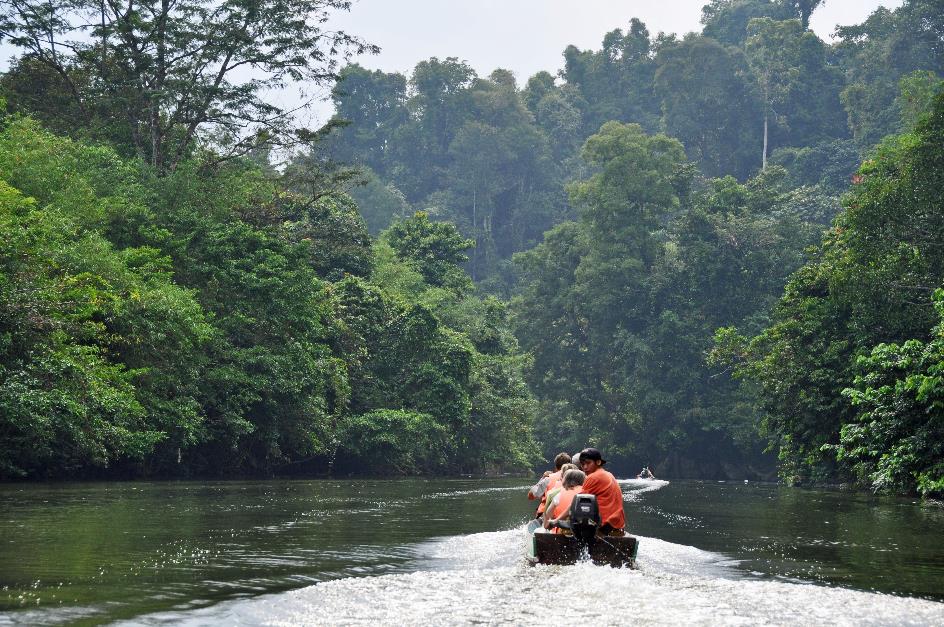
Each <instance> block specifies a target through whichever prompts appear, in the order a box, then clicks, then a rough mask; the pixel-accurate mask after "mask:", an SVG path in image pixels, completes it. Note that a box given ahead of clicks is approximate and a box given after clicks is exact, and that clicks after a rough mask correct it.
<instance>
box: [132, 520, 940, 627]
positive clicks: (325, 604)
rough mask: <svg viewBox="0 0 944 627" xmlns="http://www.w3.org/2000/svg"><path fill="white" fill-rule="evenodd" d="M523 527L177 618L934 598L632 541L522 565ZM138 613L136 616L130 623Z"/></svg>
mask: <svg viewBox="0 0 944 627" xmlns="http://www.w3.org/2000/svg"><path fill="white" fill-rule="evenodd" d="M526 540H527V532H526V531H525V527H524V526H521V527H516V528H514V529H509V530H505V531H498V532H490V533H476V534H470V535H466V536H456V537H448V538H441V539H438V540H433V541H429V542H426V543H423V544H421V545H419V546H418V547H417V557H416V560H415V563H414V564H412V567H413V568H415V570H413V571H412V572H406V573H400V574H388V575H380V576H373V577H359V578H347V579H338V580H334V581H328V582H325V583H320V584H317V585H314V586H310V587H307V588H302V589H299V590H294V591H291V592H287V593H281V594H274V595H267V596H262V597H257V598H255V599H245V600H234V601H229V602H226V603H222V604H220V605H217V606H213V607H210V608H205V609H203V610H196V611H190V612H187V613H185V614H177V615H163V616H152V617H151V620H149V619H148V617H144V618H145V620H144V622H145V623H151V624H157V623H164V622H173V623H175V624H184V625H204V624H208V623H209V624H219V623H225V624H235V625H273V626H282V625H286V626H287V625H322V624H324V623H325V622H327V620H328V619H329V617H330V622H331V623H333V624H342V625H377V624H381V625H402V624H411V623H417V622H435V623H446V624H480V623H486V624H496V623H498V624H504V623H512V624H524V623H533V622H538V621H540V620H542V616H541V613H542V612H543V608H546V607H547V605H546V602H547V599H548V595H549V594H552V593H553V591H562V590H569V591H572V592H576V593H577V598H579V603H580V608H581V610H580V611H581V622H589V623H600V624H608V625H609V624H620V623H626V622H634V623H642V624H648V625H676V624H680V623H681V624H695V625H718V624H724V625H785V624H786V625H800V624H810V623H814V624H827V623H828V624H835V625H878V624H910V625H940V624H942V622H944V604H941V603H936V602H933V601H928V600H924V599H915V598H904V597H894V596H889V595H883V594H875V593H870V592H863V591H857V590H850V589H845V588H831V587H826V586H821V585H813V584H809V583H802V582H791V581H779V580H771V579H765V580H761V579H752V578H750V576H749V575H748V574H746V573H744V572H743V571H741V570H738V569H736V568H735V566H736V563H735V562H732V561H731V560H729V559H727V558H725V557H724V556H722V555H719V554H715V553H711V552H707V551H702V550H700V549H696V548H694V547H690V546H685V545H680V544H674V543H671V542H664V541H661V540H658V539H655V538H641V543H640V549H639V562H638V563H639V568H638V569H635V570H628V569H615V568H610V567H607V566H594V565H593V564H591V563H580V564H577V565H575V566H534V567H531V566H527V565H526V564H525V559H524V555H525V546H526ZM141 622H142V621H141V617H139V618H138V619H136V623H141Z"/></svg>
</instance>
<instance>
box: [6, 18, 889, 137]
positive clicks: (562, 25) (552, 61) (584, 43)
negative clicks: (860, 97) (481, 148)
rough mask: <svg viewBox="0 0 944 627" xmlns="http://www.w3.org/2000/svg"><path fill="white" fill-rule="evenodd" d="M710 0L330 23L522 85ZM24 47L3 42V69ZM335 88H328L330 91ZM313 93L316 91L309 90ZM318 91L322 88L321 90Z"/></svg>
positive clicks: (293, 92)
mask: <svg viewBox="0 0 944 627" xmlns="http://www.w3.org/2000/svg"><path fill="white" fill-rule="evenodd" d="M706 2H707V0H655V1H653V0H354V3H353V6H352V7H351V11H350V12H340V13H337V14H336V15H335V16H334V17H333V18H332V19H331V20H330V21H329V22H328V23H327V25H326V27H327V28H330V29H340V30H344V31H347V32H349V33H351V34H354V35H358V36H360V37H362V38H363V39H365V40H367V41H369V42H371V43H374V44H377V45H379V46H380V47H381V48H382V51H381V53H380V54H379V55H376V56H363V57H360V58H357V59H355V61H357V62H358V63H360V64H361V65H363V66H365V67H368V68H370V69H381V70H384V71H386V72H401V73H404V74H409V72H410V71H411V70H412V69H413V67H414V66H415V65H416V64H417V63H418V62H419V61H422V60H424V59H428V58H430V57H434V56H435V57H439V58H441V59H443V58H446V57H458V58H459V59H460V60H462V61H465V62H467V63H468V64H469V65H471V66H472V67H473V68H474V69H475V71H476V72H477V73H478V74H479V76H488V74H490V73H491V71H492V70H494V69H495V68H498V67H501V68H505V69H509V70H511V71H513V72H514V73H515V76H516V77H517V79H518V84H519V85H524V83H525V82H526V81H527V79H528V78H529V77H530V76H532V75H533V74H535V73H536V72H539V71H541V70H547V71H549V72H551V73H552V74H556V73H557V70H559V69H560V68H561V66H562V64H563V51H564V48H566V47H567V46H568V45H570V44H574V45H575V46H577V47H578V48H581V49H588V48H589V49H599V48H600V44H601V42H602V41H603V35H604V34H606V33H607V32H609V31H611V30H613V29H614V28H622V29H624V30H625V28H626V27H627V26H628V24H629V21H630V19H631V18H633V17H638V18H639V19H641V20H642V21H643V22H645V24H646V26H647V27H648V28H649V31H650V32H651V33H652V34H653V35H655V34H656V33H658V32H660V31H663V32H666V33H678V34H679V35H682V34H684V33H687V32H689V31H698V30H701V24H700V23H699V19H700V18H701V7H702V6H703V5H704V4H706ZM902 2H903V0H825V3H824V4H823V5H822V6H820V8H819V9H817V11H816V12H815V13H814V14H813V17H812V19H811V21H810V26H811V28H812V29H813V30H814V31H815V32H816V33H817V34H818V35H819V36H820V37H822V38H824V39H826V41H829V40H830V35H831V34H832V32H833V30H834V29H835V27H836V25H837V24H844V25H846V24H857V23H860V22H862V21H863V20H864V19H865V18H866V17H868V15H869V14H870V13H871V12H872V11H874V10H875V9H876V8H877V7H879V6H885V7H888V8H890V9H891V8H896V7H899V6H901V4H902ZM14 54H16V50H15V49H13V48H12V47H10V46H9V45H8V44H6V43H3V44H0V71H2V70H4V69H6V65H7V63H6V61H7V60H8V59H9V58H10V57H11V56H13V55H14ZM328 91H329V90H321V92H322V93H321V96H322V97H326V96H327V93H328ZM309 95H313V94H309ZM314 95H317V94H314ZM271 99H272V100H273V101H275V102H276V103H277V104H281V105H283V106H286V107H288V108H294V107H295V106H297V105H298V104H299V103H300V102H301V100H300V97H299V93H298V89H286V90H284V91H282V92H281V93H274V94H271ZM330 115H331V106H330V104H329V103H328V102H320V103H316V104H315V106H314V107H313V109H312V110H311V111H310V114H309V115H305V114H302V115H300V116H299V117H300V118H302V120H301V121H303V122H304V123H306V124H307V125H309V126H317V125H318V123H319V122H324V121H326V120H327V119H328V118H329V117H330Z"/></svg>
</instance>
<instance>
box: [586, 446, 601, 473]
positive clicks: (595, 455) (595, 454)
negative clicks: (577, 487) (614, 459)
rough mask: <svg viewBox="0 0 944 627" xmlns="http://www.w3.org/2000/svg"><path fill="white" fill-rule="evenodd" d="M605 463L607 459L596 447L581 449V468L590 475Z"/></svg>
mask: <svg viewBox="0 0 944 627" xmlns="http://www.w3.org/2000/svg"><path fill="white" fill-rule="evenodd" d="M605 463H606V460H605V459H603V455H601V454H600V451H598V450H597V449H595V448H585V449H583V450H582V451H580V469H581V470H583V471H584V472H585V473H586V474H588V475H589V474H590V473H592V472H594V471H596V470H598V469H599V468H600V466H602V465H603V464H605Z"/></svg>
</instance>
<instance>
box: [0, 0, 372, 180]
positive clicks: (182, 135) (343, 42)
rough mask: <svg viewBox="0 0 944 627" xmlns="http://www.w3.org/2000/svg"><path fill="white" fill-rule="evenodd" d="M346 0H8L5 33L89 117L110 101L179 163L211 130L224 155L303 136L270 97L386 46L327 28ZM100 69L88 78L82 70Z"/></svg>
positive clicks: (168, 165) (150, 150) (320, 80)
mask: <svg viewBox="0 0 944 627" xmlns="http://www.w3.org/2000/svg"><path fill="white" fill-rule="evenodd" d="M349 7H350V2H349V1H346V0H223V1H221V2H217V1H213V0H176V1H172V0H128V1H127V2H125V1H121V0H75V1H74V2H61V3H53V2H47V1H45V0H2V1H0V38H3V39H6V40H7V41H9V42H10V43H12V44H13V45H15V46H17V47H19V48H21V49H22V50H23V51H24V54H25V55H26V56H27V57H28V58H30V59H32V60H34V61H36V62H38V63H39V64H41V65H43V66H45V67H48V68H49V69H51V70H52V71H53V72H55V73H56V74H57V75H59V76H60V77H61V79H62V81H63V83H64V84H65V86H66V87H67V89H68V90H69V93H70V95H71V97H72V99H73V100H74V101H75V102H76V103H77V106H78V107H79V109H80V110H81V111H82V114H83V116H85V117H86V118H89V117H90V112H91V110H92V109H93V108H96V107H100V106H102V104H103V103H104V106H105V108H106V109H108V110H109V111H110V112H111V113H112V115H113V116H114V118H115V119H116V120H120V123H121V124H122V125H125V126H126V127H127V129H128V134H129V136H130V138H131V142H132V145H133V147H134V150H135V151H136V152H137V154H138V156H140V157H141V158H144V159H147V160H148V161H149V162H150V163H151V164H152V165H153V166H155V167H156V168H158V169H159V170H161V171H167V170H173V169H174V168H175V167H176V166H177V164H179V163H180V162H181V160H182V159H184V158H185V157H186V156H188V154H189V153H190V152H191V151H192V150H193V148H194V144H195V141H196V140H197V138H198V137H200V136H201V134H202V135H203V136H204V137H205V138H209V137H210V135H211V134H212V136H213V137H214V138H215V139H216V140H217V141H216V142H215V143H217V144H219V148H221V149H222V150H223V154H224V155H237V154H245V153H247V152H249V151H251V150H253V149H255V148H257V147H259V146H262V145H271V144H273V143H285V142H291V141H294V140H297V139H298V138H297V136H296V135H295V134H294V133H293V131H294V130H295V129H294V128H293V126H294V122H293V118H292V113H293V111H292V110H290V109H289V108H287V107H284V106H280V105H277V104H273V103H272V102H269V101H267V100H266V99H265V98H264V95H265V93H266V92H267V91H270V90H273V89H279V88H282V87H284V86H286V85H287V84H288V83H289V82H290V81H296V82H297V81H307V82H309V83H312V84H315V85H322V84H325V83H327V82H329V81H333V80H334V79H335V78H336V74H335V68H336V64H337V61H338V56H340V55H341V54H346V53H350V52H352V51H353V52H357V53H363V52H368V51H370V52H376V51H378V48H376V47H375V46H371V45H369V44H367V43H365V42H363V41H362V40H360V39H358V38H356V37H353V36H351V35H348V34H346V33H344V32H343V31H333V30H327V29H325V27H324V24H325V22H326V21H327V20H328V17H329V14H330V12H331V11H332V10H346V9H348V8H349ZM77 71H81V72H83V73H89V74H93V75H94V76H95V78H96V80H94V81H89V82H86V83H83V82H81V81H80V80H78V78H77V76H76V72H77Z"/></svg>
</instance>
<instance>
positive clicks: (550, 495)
mask: <svg viewBox="0 0 944 627" xmlns="http://www.w3.org/2000/svg"><path fill="white" fill-rule="evenodd" d="M568 470H580V469H579V468H577V467H576V466H574V465H573V464H564V465H563V466H561V469H560V475H561V480H560V481H558V482H557V485H555V486H554V487H549V488H548V489H547V492H545V493H544V510H545V512H546V511H547V507H548V504H549V503H550V502H551V501H552V500H553V499H554V497H555V496H556V495H557V494H558V493H560V491H561V490H563V489H564V475H566V474H567V471H568Z"/></svg>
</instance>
